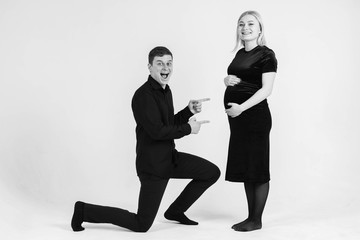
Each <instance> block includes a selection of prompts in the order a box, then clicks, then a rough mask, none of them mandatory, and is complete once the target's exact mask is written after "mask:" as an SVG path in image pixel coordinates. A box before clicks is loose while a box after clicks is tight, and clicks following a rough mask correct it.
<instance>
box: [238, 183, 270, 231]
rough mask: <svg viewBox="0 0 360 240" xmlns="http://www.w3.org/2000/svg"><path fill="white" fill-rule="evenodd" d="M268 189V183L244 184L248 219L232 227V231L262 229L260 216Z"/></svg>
mask: <svg viewBox="0 0 360 240" xmlns="http://www.w3.org/2000/svg"><path fill="white" fill-rule="evenodd" d="M269 188H270V184H269V182H266V183H245V191H246V196H247V200H248V209H249V217H248V218H247V219H246V220H245V221H243V222H242V223H239V224H236V225H234V227H233V228H234V230H236V231H253V230H257V229H261V228H262V214H263V211H264V208H265V204H266V200H267V197H268V195H269Z"/></svg>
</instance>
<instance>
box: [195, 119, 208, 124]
mask: <svg viewBox="0 0 360 240" xmlns="http://www.w3.org/2000/svg"><path fill="white" fill-rule="evenodd" d="M197 122H198V123H200V124H204V123H209V122H210V121H209V120H202V121H197Z"/></svg>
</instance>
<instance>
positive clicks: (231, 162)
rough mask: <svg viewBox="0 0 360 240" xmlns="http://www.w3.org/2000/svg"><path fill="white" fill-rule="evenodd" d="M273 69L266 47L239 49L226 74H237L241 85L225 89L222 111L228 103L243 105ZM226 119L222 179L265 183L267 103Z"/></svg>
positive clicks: (273, 60) (274, 62)
mask: <svg viewBox="0 0 360 240" xmlns="http://www.w3.org/2000/svg"><path fill="white" fill-rule="evenodd" d="M276 70H277V60H276V58H275V54H274V52H273V51H272V50H271V49H269V48H268V47H266V46H257V47H255V48H253V49H252V50H251V51H248V52H247V51H245V49H244V48H242V49H240V50H239V51H238V52H237V54H236V56H235V58H234V59H233V61H232V62H231V63H230V65H229V67H228V74H229V75H236V76H237V77H239V78H240V79H241V82H240V83H239V84H237V85H235V86H232V87H231V86H229V87H227V88H226V91H225V96H224V105H225V108H228V107H229V106H227V103H229V102H234V103H238V104H241V103H243V102H245V101H246V100H247V99H249V98H250V97H251V96H252V95H254V94H255V92H256V91H258V90H259V89H260V88H261V87H262V74H263V73H266V72H276ZM228 120H229V125H230V141H229V152H228V161H227V167H226V176H225V180H227V181H231V182H268V181H269V180H270V171H269V134H270V129H271V114H270V110H269V107H268V104H267V100H266V99H265V100H263V101H262V102H260V103H259V104H257V105H255V106H253V107H251V108H249V109H248V110H246V111H244V112H242V113H241V114H240V115H239V116H237V117H235V118H231V117H228Z"/></svg>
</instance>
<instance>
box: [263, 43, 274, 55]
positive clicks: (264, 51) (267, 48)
mask: <svg viewBox="0 0 360 240" xmlns="http://www.w3.org/2000/svg"><path fill="white" fill-rule="evenodd" d="M260 47H261V51H262V52H263V53H265V54H271V55H275V52H274V50H272V49H271V48H269V47H268V46H265V45H264V46H260Z"/></svg>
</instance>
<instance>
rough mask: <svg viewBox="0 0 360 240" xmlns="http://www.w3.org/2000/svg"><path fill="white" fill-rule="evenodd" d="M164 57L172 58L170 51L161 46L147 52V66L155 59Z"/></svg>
mask: <svg viewBox="0 0 360 240" xmlns="http://www.w3.org/2000/svg"><path fill="white" fill-rule="evenodd" d="M164 55H170V56H171V57H173V55H172V53H171V52H170V50H169V49H167V48H166V47H162V46H159V47H155V48H154V49H153V50H151V51H150V52H149V64H152V62H153V61H154V58H155V57H162V56H164Z"/></svg>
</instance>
